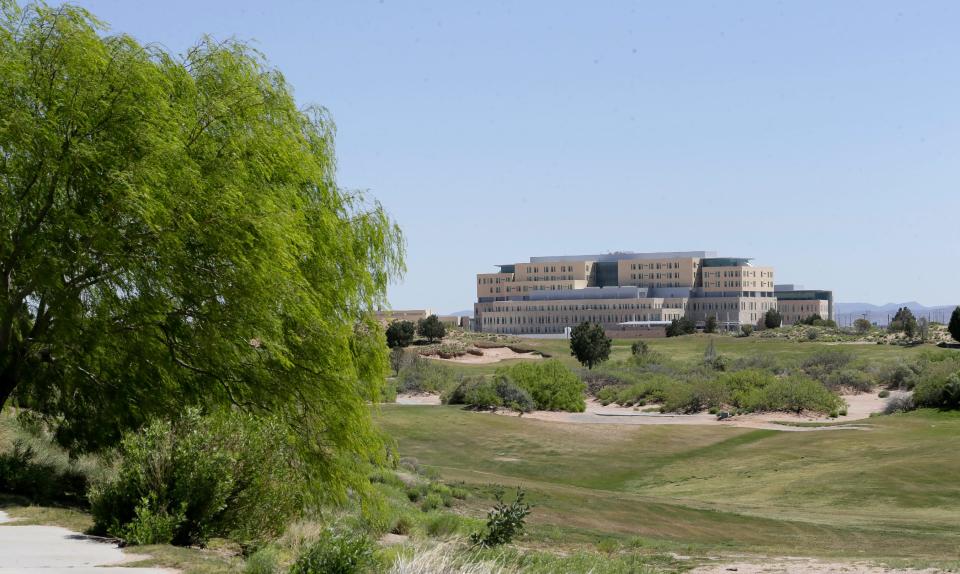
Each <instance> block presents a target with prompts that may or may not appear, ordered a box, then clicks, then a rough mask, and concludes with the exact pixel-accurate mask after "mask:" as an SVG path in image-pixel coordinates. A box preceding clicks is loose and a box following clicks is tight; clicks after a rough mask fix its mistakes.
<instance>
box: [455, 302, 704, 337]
mask: <svg viewBox="0 0 960 574" xmlns="http://www.w3.org/2000/svg"><path fill="white" fill-rule="evenodd" d="M685 307H686V299H685V298H672V299H662V298H645V299H587V300H584V299H571V300H560V301H495V302H490V303H477V304H476V305H474V313H475V317H476V318H477V320H478V321H479V322H478V323H477V324H476V325H475V328H479V330H481V331H484V332H489V333H514V334H524V333H563V330H564V328H565V327H575V326H577V325H579V324H580V323H582V322H584V321H587V322H590V323H599V324H600V325H602V326H603V327H604V328H605V329H617V328H619V326H618V324H619V323H623V322H625V321H670V320H673V319H676V318H679V317H682V316H683V314H684V309H685Z"/></svg>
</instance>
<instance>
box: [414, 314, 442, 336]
mask: <svg viewBox="0 0 960 574" xmlns="http://www.w3.org/2000/svg"><path fill="white" fill-rule="evenodd" d="M417 333H418V334H419V335H420V336H421V337H426V338H427V339H429V340H430V341H439V340H440V339H442V338H443V337H444V335H446V334H447V327H446V326H445V325H444V324H443V323H441V322H440V319H439V318H438V317H437V316H436V315H430V316H429V317H427V318H426V319H420V320H419V321H417Z"/></svg>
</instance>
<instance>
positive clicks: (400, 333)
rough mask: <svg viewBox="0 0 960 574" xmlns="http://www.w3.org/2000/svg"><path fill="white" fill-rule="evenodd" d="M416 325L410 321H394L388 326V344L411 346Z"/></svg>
mask: <svg viewBox="0 0 960 574" xmlns="http://www.w3.org/2000/svg"><path fill="white" fill-rule="evenodd" d="M415 331H416V327H414V326H413V323H412V322H410V321H394V322H393V323H390V324H389V325H388V326H387V346H388V347H390V348H391V349H393V348H394V347H409V346H410V343H412V342H413V336H414V334H415Z"/></svg>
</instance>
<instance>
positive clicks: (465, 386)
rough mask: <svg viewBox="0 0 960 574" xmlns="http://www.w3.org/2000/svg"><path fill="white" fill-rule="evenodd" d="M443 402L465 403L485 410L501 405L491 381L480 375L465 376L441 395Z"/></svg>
mask: <svg viewBox="0 0 960 574" xmlns="http://www.w3.org/2000/svg"><path fill="white" fill-rule="evenodd" d="M441 399H442V401H443V403H444V404H448V405H467V406H469V407H471V408H474V409H479V410H487V409H496V408H498V407H500V406H503V400H502V399H501V398H500V396H499V395H497V390H496V388H495V386H494V383H493V381H491V380H489V379H487V378H486V377H484V376H482V375H480V376H476V377H466V378H464V379H463V380H461V381H460V383H459V384H458V385H457V386H455V387H453V388H452V389H451V390H450V391H449V392H448V393H446V394H444V395H443V396H442V397H441Z"/></svg>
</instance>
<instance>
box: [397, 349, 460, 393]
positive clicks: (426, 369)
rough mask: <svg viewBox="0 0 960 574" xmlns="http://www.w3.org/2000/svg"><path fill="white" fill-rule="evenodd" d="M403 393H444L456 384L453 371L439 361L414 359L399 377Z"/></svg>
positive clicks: (401, 371)
mask: <svg viewBox="0 0 960 574" xmlns="http://www.w3.org/2000/svg"><path fill="white" fill-rule="evenodd" d="M397 380H398V382H399V389H398V390H399V391H400V392H401V393H442V392H444V391H445V390H447V389H449V388H450V387H452V386H453V385H455V384H456V379H455V378H454V375H453V371H452V370H450V369H449V368H448V367H447V366H446V365H443V364H441V363H439V362H437V361H434V360H430V359H424V358H423V357H414V359H413V361H412V362H411V363H410V364H409V365H406V366H404V367H403V368H401V369H400V373H399V374H398V375H397Z"/></svg>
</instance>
